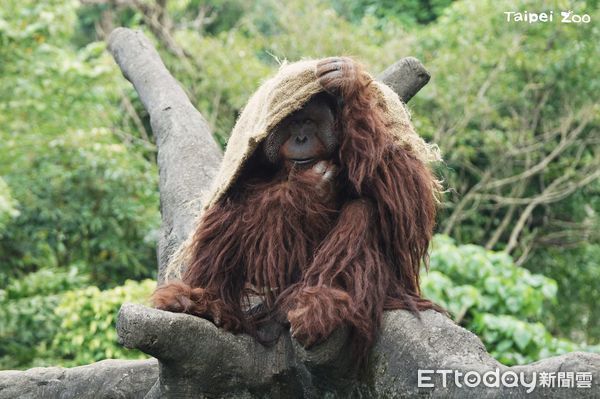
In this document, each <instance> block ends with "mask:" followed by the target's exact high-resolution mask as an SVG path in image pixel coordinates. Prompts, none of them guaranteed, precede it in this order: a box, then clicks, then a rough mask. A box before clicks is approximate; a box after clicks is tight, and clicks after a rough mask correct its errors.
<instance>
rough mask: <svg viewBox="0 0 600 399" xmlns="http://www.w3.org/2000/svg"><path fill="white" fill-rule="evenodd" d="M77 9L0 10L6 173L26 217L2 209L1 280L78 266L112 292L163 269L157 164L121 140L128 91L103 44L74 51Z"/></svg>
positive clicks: (2, 168)
mask: <svg viewBox="0 0 600 399" xmlns="http://www.w3.org/2000/svg"><path fill="white" fill-rule="evenodd" d="M5 3H6V2H5ZM3 4H4V3H3ZM77 7H78V3H77V2H74V1H68V2H62V1H55V2H41V3H40V2H37V1H25V2H22V1H19V2H17V1H9V2H8V3H6V4H4V5H3V8H2V10H0V59H2V60H3V62H2V64H1V65H0V126H1V127H0V141H1V142H2V149H1V150H0V151H1V156H0V175H2V176H3V177H4V181H5V182H6V183H7V184H8V186H9V188H10V192H11V193H12V197H13V198H14V200H13V202H12V203H13V205H12V206H13V207H15V205H16V210H18V213H19V214H18V215H16V213H15V211H14V210H13V211H12V217H11V218H9V219H7V218H6V216H3V215H6V212H2V210H1V209H0V223H1V224H0V227H1V232H0V259H2V261H1V263H0V275H1V276H2V277H3V279H6V278H7V277H19V276H21V275H23V274H25V273H27V272H29V271H35V270H38V269H40V268H48V267H51V268H54V267H63V266H64V267H68V266H71V265H75V266H77V267H79V268H81V270H82V272H85V273H89V274H90V276H91V278H92V280H93V281H94V282H95V283H97V284H100V285H101V286H109V285H116V284H119V283H121V282H122V281H124V280H125V279H126V278H134V277H135V278H141V277H147V276H151V275H152V273H153V272H154V269H155V266H154V265H155V253H154V236H155V231H156V229H157V226H158V193H157V189H156V181H157V173H156V168H155V165H154V164H153V163H152V162H149V161H148V159H146V156H145V153H144V152H143V151H140V148H139V147H138V146H136V145H135V144H131V143H128V142H125V141H124V140H122V139H121V136H120V134H122V131H121V128H122V127H123V126H124V125H126V124H127V123H128V122H127V121H126V120H124V118H123V113H122V112H121V111H120V109H119V103H120V101H121V99H120V96H121V93H122V92H124V89H122V85H124V84H125V83H124V82H122V78H121V77H120V76H119V74H118V72H117V71H116V69H115V67H114V63H113V61H112V60H111V59H110V56H109V55H108V54H107V53H106V52H105V51H104V50H105V46H104V44H102V43H90V44H88V45H86V46H85V47H83V48H80V49H75V48H73V47H72V46H71V45H70V39H71V36H72V35H73V30H74V25H75V20H76V10H77ZM0 189H1V190H2V191H1V192H2V193H4V192H6V191H7V189H5V188H4V187H3V186H0ZM1 195H2V197H0V198H9V197H6V194H1ZM15 201H16V202H15ZM4 203H6V201H5V200H0V206H2V205H1V204H4ZM0 281H1V279H0Z"/></svg>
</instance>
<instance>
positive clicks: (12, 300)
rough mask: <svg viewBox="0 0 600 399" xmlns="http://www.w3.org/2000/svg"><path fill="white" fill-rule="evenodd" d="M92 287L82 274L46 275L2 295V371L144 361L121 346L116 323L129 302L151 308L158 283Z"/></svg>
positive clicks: (20, 282)
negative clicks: (149, 303)
mask: <svg viewBox="0 0 600 399" xmlns="http://www.w3.org/2000/svg"><path fill="white" fill-rule="evenodd" d="M86 283H87V278H86V277H85V276H81V275H78V274H77V273H76V269H71V270H70V271H69V272H64V271H62V270H40V271H38V272H36V273H32V274H30V275H29V276H27V277H26V278H25V279H23V280H13V282H12V283H11V285H10V286H9V287H8V288H7V289H6V291H0V369H11V368H28V367H33V366H48V365H63V366H75V365H81V364H87V363H91V362H93V361H97V360H101V359H106V358H132V359H138V358H143V357H144V355H143V354H142V353H140V352H138V351H129V350H126V349H124V348H123V347H121V346H120V345H119V344H118V343H117V340H116V331H115V319H116V315H117V312H118V310H119V307H120V305H121V304H122V303H123V302H139V303H143V302H146V301H147V298H148V297H149V296H150V293H151V292H152V289H153V288H154V286H155V284H156V283H155V282H154V281H152V280H144V281H142V282H133V281H127V282H126V283H125V285H123V286H120V287H116V288H113V289H110V290H106V291H100V290H99V289H98V288H96V287H87V288H82V287H84V285H85V284H86ZM33 287H36V288H37V289H38V291H37V293H36V292H35V291H32V289H33Z"/></svg>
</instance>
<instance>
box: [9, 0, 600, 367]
mask: <svg viewBox="0 0 600 399" xmlns="http://www.w3.org/2000/svg"><path fill="white" fill-rule="evenodd" d="M567 9H568V10H573V12H575V13H578V14H586V13H587V14H589V15H590V16H591V20H592V23H589V24H561V23H559V22H556V21H555V22H554V23H546V24H541V23H538V24H527V23H510V24H509V23H507V22H506V20H505V16H504V14H503V13H504V12H505V11H519V10H528V11H534V12H535V11H537V12H542V11H549V10H554V12H555V14H559V10H567ZM555 18H556V19H559V18H558V17H557V15H555ZM599 18H600V13H599V12H598V2H597V1H591V0H590V1H554V2H541V1H492V0H482V1H477V2H472V1H451V0H410V1H403V2H398V1H391V0H323V1H317V0H290V1H286V2H278V1H275V0H258V1H255V2H247V1H243V0H208V1H205V0H203V1H200V0H157V1H149V0H118V1H117V0H81V1H75V0H65V1H58V0H46V1H36V0H19V1H17V0H5V1H3V3H2V7H1V8H0V60H1V62H0V142H1V143H2V144H1V145H0V368H4V369H7V368H17V369H24V368H28V367H33V366H40V365H63V366H74V365H79V364H86V363H90V362H93V361H97V360H101V359H105V358H139V357H143V354H141V353H140V352H136V351H129V350H126V349H124V348H122V347H121V346H119V345H118V344H117V342H116V337H115V330H114V320H115V317H116V312H117V311H118V308H119V306H120V304H121V303H123V302H124V301H137V302H141V303H145V302H146V301H147V298H148V296H149V294H150V292H151V291H152V289H153V287H154V283H153V278H155V275H156V259H155V251H154V247H155V243H156V236H157V228H158V224H159V212H158V201H159V200H158V190H157V168H156V160H155V159H156V147H155V145H154V144H153V137H152V132H151V130H150V127H149V119H148V115H147V114H146V112H145V111H144V109H143V107H142V105H141V103H140V102H139V100H138V98H137V96H136V94H135V92H134V91H133V89H132V88H131V87H130V85H129V84H128V83H127V82H126V81H125V80H124V79H123V78H122V76H121V75H120V72H119V71H118V68H117V67H116V65H115V64H114V62H113V61H112V59H111V57H110V56H109V55H108V53H107V52H106V49H105V42H104V40H105V38H106V36H107V34H108V33H109V32H110V31H111V30H112V29H113V28H114V27H116V26H127V27H131V28H136V29H141V30H143V31H144V32H145V33H146V34H147V35H148V36H149V37H150V38H151V40H153V41H154V43H155V45H156V46H157V48H158V49H159V51H160V53H161V56H162V57H163V59H164V60H165V62H166V64H167V66H168V68H169V70H170V71H172V72H173V73H174V75H175V76H176V77H177V79H178V80H179V81H180V82H182V84H183V86H184V87H185V89H186V91H187V93H188V95H189V96H190V98H191V100H192V102H193V103H194V104H195V105H196V106H197V107H198V108H199V109H200V110H201V111H202V113H203V114H204V115H205V117H206V118H207V120H208V121H209V123H210V124H211V126H212V127H213V130H214V132H215V137H216V138H217V140H218V141H219V142H220V143H221V144H222V145H225V143H226V141H227V135H228V132H229V131H230V129H231V127H232V126H233V124H234V122H235V118H236V116H237V115H238V113H239V112H240V109H241V108H242V107H243V105H244V104H245V102H246V101H247V99H248V97H249V96H250V94H251V93H252V92H253V91H254V90H255V89H256V87H257V86H258V85H259V84H260V82H261V81H262V80H263V79H265V78H266V77H267V76H268V75H270V74H271V73H273V72H274V71H275V70H276V69H277V66H278V64H279V63H280V62H281V61H282V60H285V59H288V60H296V59H300V58H303V57H324V56H329V55H338V54H350V55H353V56H355V57H356V58H358V59H360V60H361V61H362V62H364V63H365V65H366V66H367V67H368V68H369V70H371V71H373V72H374V73H377V72H379V71H381V70H383V69H384V68H385V67H386V66H388V65H390V64H391V63H393V62H394V61H396V60H397V59H399V58H401V57H403V56H407V55H413V56H416V57H418V58H419V59H421V60H422V61H423V63H424V64H425V66H426V67H427V68H428V69H429V70H430V72H431V73H432V76H433V79H432V81H431V82H430V83H429V84H428V85H427V86H426V87H425V88H424V89H423V90H422V91H421V92H420V93H419V95H418V96H417V97H416V98H415V99H414V100H412V101H411V104H410V105H411V108H412V111H413V120H414V123H415V125H416V127H417V129H418V131H419V132H420V133H421V134H422V135H423V136H424V137H425V138H426V139H428V140H430V141H433V142H436V143H437V144H438V145H439V146H440V147H441V149H442V151H443V154H444V157H445V162H444V163H443V164H440V165H439V166H438V167H437V172H438V173H439V175H440V176H441V177H442V178H443V179H444V182H445V185H446V187H447V188H448V191H447V194H446V196H445V199H444V203H443V206H442V210H441V214H440V217H439V219H438V226H437V231H438V233H439V234H438V235H437V236H436V238H435V241H434V243H433V245H432V251H431V266H430V270H429V273H428V274H426V275H425V277H424V278H423V284H422V285H423V290H424V292H425V294H426V295H427V296H429V297H430V298H432V299H433V300H434V301H436V302H438V303H439V304H441V305H442V306H444V307H446V308H447V309H448V310H449V312H450V314H451V317H453V319H454V320H455V321H456V322H457V323H459V324H461V325H463V326H464V327H466V328H468V329H470V330H471V331H473V332H475V333H476V334H478V335H479V337H480V338H481V339H482V340H483V342H484V344H485V345H486V347H487V348H488V350H489V351H490V352H491V353H492V354H493V355H494V356H495V357H496V358H497V359H499V360H500V361H501V362H503V363H505V364H522V363H526V362H531V361H534V360H537V359H540V358H543V357H547V356H551V355H555V354H559V353H563V352H567V351H573V350H587V351H600V347H599V343H600V307H598V306H597V304H598V303H600V291H599V290H598V286H599V282H600V234H599V229H598V227H597V226H598V225H599V223H598V222H599V220H598V213H599V211H600V196H599V195H598V194H600V183H599V179H598V177H599V176H600V172H599V171H600V168H599V166H600V156H599V151H598V150H599V142H600V140H599V135H598V127H599V125H600V112H598V111H599V108H600V105H599V103H598V101H597V98H598V95H597V93H598V92H600V63H599V62H598V54H600V51H599V50H600V28H599V27H598V24H597V23H595V22H596V21H598V19H599Z"/></svg>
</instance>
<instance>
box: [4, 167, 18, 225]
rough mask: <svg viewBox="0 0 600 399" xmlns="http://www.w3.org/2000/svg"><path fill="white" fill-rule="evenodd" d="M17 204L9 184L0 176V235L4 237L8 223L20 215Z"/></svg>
mask: <svg viewBox="0 0 600 399" xmlns="http://www.w3.org/2000/svg"><path fill="white" fill-rule="evenodd" d="M16 206H17V202H16V201H15V200H14V198H13V197H12V195H11V193H10V189H9V188H8V185H7V184H6V182H5V181H4V179H2V177H0V237H2V231H3V230H4V227H5V226H6V224H7V223H8V222H9V221H10V220H11V219H12V218H14V217H16V216H18V215H19V211H17V208H16Z"/></svg>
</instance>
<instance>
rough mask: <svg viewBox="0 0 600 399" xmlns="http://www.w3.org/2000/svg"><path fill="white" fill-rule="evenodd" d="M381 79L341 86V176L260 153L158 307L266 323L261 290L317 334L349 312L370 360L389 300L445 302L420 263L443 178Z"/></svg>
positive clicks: (396, 303)
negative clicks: (401, 130)
mask: <svg viewBox="0 0 600 399" xmlns="http://www.w3.org/2000/svg"><path fill="white" fill-rule="evenodd" d="M370 85H371V81H370V79H368V78H366V77H365V76H364V75H361V74H359V75H358V78H357V79H355V82H354V83H352V84H348V85H346V86H343V87H342V88H341V89H340V90H341V91H342V93H340V94H341V95H342V96H343V98H344V103H343V105H342V106H341V109H340V110H338V112H337V113H338V123H339V127H340V129H339V134H340V140H339V141H340V146H339V151H338V153H337V154H336V155H335V156H334V159H332V160H331V162H332V163H333V164H335V165H336V166H337V173H336V175H335V178H334V179H333V181H331V182H327V183H326V184H325V185H324V183H323V180H322V176H319V175H318V174H315V173H306V172H302V171H296V170H291V171H282V170H277V169H276V168H270V167H268V166H266V165H263V164H261V162H260V157H259V156H254V157H253V158H252V159H251V160H250V161H249V162H248V164H247V166H246V168H245V170H244V172H243V174H242V176H241V177H240V178H239V179H238V181H237V183H236V184H235V185H234V186H233V187H232V188H231V189H230V191H229V192H228V194H227V195H226V196H224V197H223V198H222V199H220V200H219V201H218V202H217V204H216V205H215V206H213V207H212V208H211V209H210V210H208V211H207V212H206V213H205V215H204V216H203V219H202V222H201V224H200V225H199V227H198V229H197V231H196V232H195V235H194V239H193V247H192V260H191V263H190V264H189V267H188V268H187V270H186V271H185V273H184V275H183V278H182V280H183V281H181V282H173V283H170V284H168V285H166V286H163V287H159V288H158V289H157V291H156V292H155V294H154V296H153V300H154V303H155V305H156V306H157V307H158V308H161V309H165V310H171V311H176V312H185V313H191V314H195V315H198V316H201V317H204V318H208V319H210V320H212V321H214V322H215V323H216V324H217V325H220V326H221V327H223V328H225V329H227V330H230V331H233V332H247V333H250V334H255V332H256V327H257V324H258V323H259V318H258V317H255V316H251V315H249V314H248V313H247V312H246V309H247V308H248V306H249V297H250V296H252V295H254V296H258V297H260V298H261V299H262V301H263V303H264V308H265V309H267V313H268V314H269V315H272V317H277V318H279V319H281V320H289V323H290V324H291V326H292V329H293V330H294V332H295V333H296V334H297V335H295V336H296V337H297V338H301V339H302V340H303V341H304V342H308V343H309V344H310V343H315V342H318V341H320V340H322V339H325V338H326V337H327V336H328V335H329V334H330V333H331V332H332V330H333V329H334V328H336V327H338V326H339V325H341V324H342V323H345V324H346V325H348V326H349V327H350V330H351V334H352V335H351V336H352V344H353V345H352V346H353V351H354V354H355V356H356V357H357V358H358V359H359V360H365V359H366V355H367V354H368V350H369V349H370V348H371V347H372V345H373V344H374V341H375V338H376V336H377V332H378V329H379V327H380V325H381V318H382V313H383V311H384V310H388V309H408V310H410V311H413V312H417V311H418V310H423V309H428V308H435V305H433V304H432V303H431V302H430V301H427V300H425V299H423V298H422V297H421V294H420V290H419V270H420V267H421V263H422V262H423V261H427V250H428V246H429V242H430V240H431V237H432V232H433V227H434V221H435V214H436V203H437V202H436V198H435V196H436V192H437V189H438V186H437V182H436V179H435V178H434V176H433V175H432V173H431V171H430V170H429V168H428V167H427V166H426V165H425V164H424V163H423V162H422V161H420V160H419V159H418V158H417V157H415V155H413V154H412V153H411V150H410V148H403V146H401V145H400V144H399V143H398V141H397V139H396V138H394V136H393V135H392V134H391V132H390V131H389V129H390V128H389V121H387V120H386V117H385V113H384V112H383V111H382V109H381V107H380V106H378V104H377V100H376V96H375V95H374V94H373V90H371V88H370V87H369V86H370ZM260 317H261V318H264V317H265V313H264V312H263V313H262V314H261V316H260Z"/></svg>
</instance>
